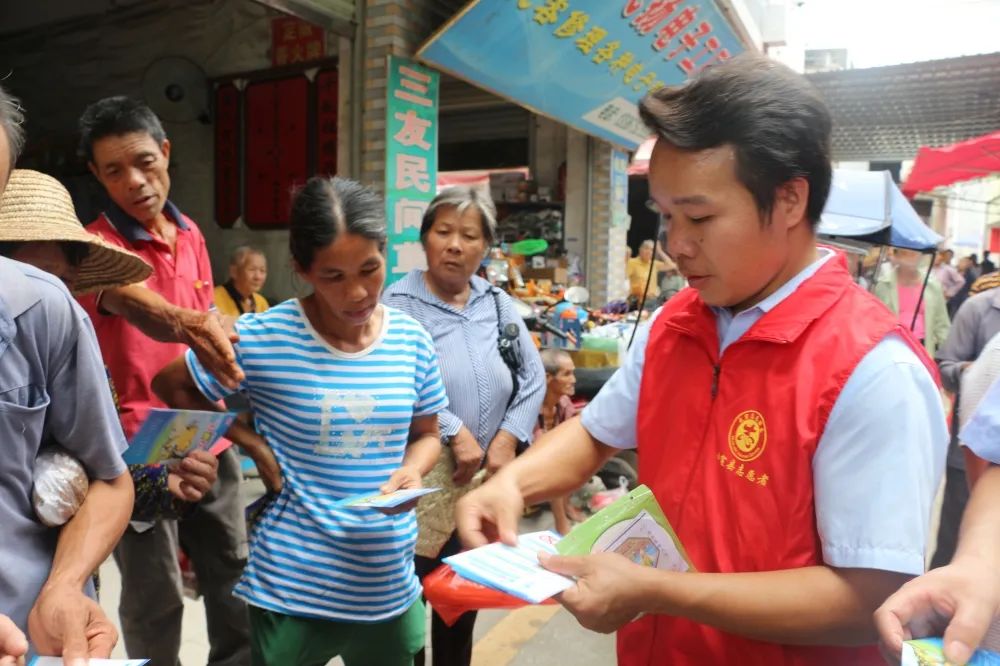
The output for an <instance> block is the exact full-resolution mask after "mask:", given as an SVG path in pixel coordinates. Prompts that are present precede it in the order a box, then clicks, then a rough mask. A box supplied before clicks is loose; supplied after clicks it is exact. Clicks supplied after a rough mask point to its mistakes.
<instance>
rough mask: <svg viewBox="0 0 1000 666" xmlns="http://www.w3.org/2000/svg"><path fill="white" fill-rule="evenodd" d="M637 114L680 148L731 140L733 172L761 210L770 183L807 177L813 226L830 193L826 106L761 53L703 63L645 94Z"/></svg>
mask: <svg viewBox="0 0 1000 666" xmlns="http://www.w3.org/2000/svg"><path fill="white" fill-rule="evenodd" d="M639 115H640V116H642V120H643V122H645V123H646V125H647V126H648V127H649V128H650V129H651V130H652V131H653V132H654V133H655V134H656V135H657V137H658V138H660V139H662V140H664V141H666V142H667V143H669V144H671V145H673V146H676V147H677V148H680V149H682V150H705V149H708V148H716V147H718V146H723V145H727V144H728V145H731V146H732V147H733V149H734V150H735V152H736V176H737V178H739V179H740V182H742V183H743V185H745V186H746V188H747V189H748V190H750V193H751V194H752V195H753V198H754V200H755V201H756V203H757V208H758V209H759V210H760V212H761V214H762V215H767V214H769V213H770V212H771V210H772V208H773V207H774V198H775V191H776V189H777V188H778V186H780V185H782V184H784V183H786V182H788V181H789V180H792V179H793V178H805V179H806V181H808V183H809V200H808V202H807V206H806V216H807V217H808V218H809V221H810V222H811V223H812V225H813V227H815V226H816V224H817V223H818V222H819V218H820V214H821V213H822V212H823V207H824V206H825V205H826V198H827V196H828V195H829V193H830V179H831V177H832V171H833V168H832V166H831V164H830V131H831V127H832V121H831V119H830V112H829V111H828V110H827V108H826V105H825V104H824V103H823V100H822V99H821V98H820V96H819V92H818V91H817V90H816V89H815V88H814V87H813V86H812V84H810V83H809V82H808V81H806V79H805V78H803V77H802V76H800V75H799V74H796V73H795V72H793V71H792V70H790V69H789V68H787V67H785V66H784V65H781V64H779V63H777V62H774V61H772V60H769V59H768V58H765V57H764V56H760V55H755V54H743V55H739V56H737V57H735V58H733V59H732V60H729V61H726V62H724V63H721V64H719V65H715V66H712V67H708V68H707V69H705V70H704V71H703V72H702V73H700V74H698V75H697V76H696V77H695V78H693V79H691V80H690V81H688V82H687V83H685V84H684V85H682V86H671V87H664V88H660V89H659V90H656V91H654V92H651V93H649V94H648V95H646V97H645V98H644V99H643V100H642V102H640V104H639Z"/></svg>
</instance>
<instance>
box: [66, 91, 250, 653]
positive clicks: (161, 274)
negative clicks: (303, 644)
mask: <svg viewBox="0 0 1000 666" xmlns="http://www.w3.org/2000/svg"><path fill="white" fill-rule="evenodd" d="M80 133H81V150H82V152H83V154H84V155H85V156H86V158H87V161H88V165H89V167H90V170H91V172H92V173H93V174H94V176H95V177H96V178H97V180H98V181H99V182H100V183H101V185H103V186H104V188H105V190H106V191H107V194H108V196H109V198H110V200H111V203H110V204H109V206H108V208H107V209H106V210H105V212H104V213H102V214H101V216H100V217H99V218H98V219H97V220H96V221H95V222H93V223H92V224H91V225H90V226H89V227H88V229H89V230H90V231H91V232H93V233H95V234H98V235H100V236H101V237H103V238H104V239H105V240H107V241H109V242H112V243H116V244H118V245H120V246H122V247H125V248H127V249H129V250H131V251H132V252H135V253H136V254H138V255H139V256H141V257H142V258H143V259H145V260H146V262H148V263H149V264H150V265H151V266H152V267H153V274H152V276H151V277H150V278H149V279H148V280H147V281H146V283H145V285H144V286H141V287H126V288H123V289H116V290H112V291H105V292H103V293H102V294H100V295H99V296H98V297H96V298H94V299H89V300H88V301H87V302H86V303H85V306H89V309H90V310H91V312H90V314H91V317H92V319H93V321H94V327H95V329H96V331H97V337H98V340H99V342H100V345H101V351H102V353H103V355H104V360H105V362H106V363H107V365H108V368H109V371H110V374H111V379H112V382H113V384H114V386H115V388H116V389H117V391H118V394H119V398H120V405H121V420H122V426H123V427H124V429H125V434H126V436H127V437H129V438H131V437H132V436H133V435H134V434H135V433H136V432H137V431H138V429H139V427H140V425H141V424H142V421H143V419H144V417H145V415H146V413H147V412H148V410H149V409H150V408H151V407H164V406H165V405H164V404H163V403H162V402H160V401H159V400H158V399H157V398H156V396H155V395H154V393H153V391H152V389H151V387H150V383H151V381H152V379H153V377H154V376H155V375H156V373H157V372H158V371H159V370H160V369H161V368H163V367H164V366H165V365H167V364H168V363H169V362H171V361H172V360H173V359H175V358H177V357H178V356H179V355H181V354H183V353H184V351H185V344H184V343H185V342H191V343H198V342H199V341H198V340H197V339H196V338H197V337H198V336H197V327H198V326H199V325H201V326H206V327H208V326H210V325H211V321H212V318H213V317H212V316H210V315H207V314H205V313H207V312H208V311H209V310H210V309H211V308H212V302H213V299H212V296H213V284H212V271H211V265H210V263H209V258H208V251H207V249H206V246H205V239H204V237H203V236H202V234H201V232H200V231H199V229H198V227H197V225H195V223H194V222H193V221H192V220H191V219H190V218H189V217H187V216H186V215H184V214H183V213H182V212H181V211H180V210H179V209H178V208H177V206H176V205H174V204H173V203H172V202H171V201H169V200H168V198H167V197H168V193H169V190H170V176H169V174H168V167H169V163H170V141H169V140H168V139H167V138H166V135H165V133H164V131H163V127H162V125H161V124H160V121H159V119H158V118H157V117H156V115H155V114H154V113H153V112H152V111H151V110H150V109H149V108H148V107H147V106H145V105H144V104H141V103H139V102H136V101H134V100H131V99H128V98H125V97H111V98H107V99H103V100H100V101H98V102H95V103H94V104H92V105H91V106H90V107H88V108H87V110H86V111H85V112H84V114H83V116H82V117H81V119H80ZM192 333H194V335H192ZM151 337H152V338H154V339H151ZM240 478H241V477H240V465H239V459H238V457H237V454H236V452H235V451H233V450H229V451H226V452H225V453H223V454H222V455H221V456H219V470H218V480H217V482H216V484H215V486H213V488H212V490H211V491H210V492H209V493H208V494H207V495H206V496H205V498H204V499H203V500H202V501H201V502H199V503H198V504H196V505H194V506H192V507H191V508H190V509H189V512H188V513H187V514H186V515H184V516H183V517H182V518H181V519H180V520H166V519H164V520H157V521H156V522H155V523H138V522H133V523H132V524H131V526H130V527H129V529H128V530H127V531H126V533H125V535H124V536H123V537H122V540H121V543H120V544H119V545H118V548H117V549H116V550H115V560H116V561H117V563H118V566H119V568H120V569H121V573H122V596H121V602H120V606H119V613H120V616H121V623H122V631H123V634H124V638H125V645H126V648H127V650H128V653H129V655H131V656H133V657H137V658H149V659H151V660H152V663H153V664H157V665H163V666H173V665H174V664H178V663H179V661H178V653H179V650H180V640H181V619H182V615H183V608H184V607H183V598H182V596H181V581H180V569H179V566H178V562H177V551H178V549H179V548H180V547H183V549H184V550H185V551H186V552H187V553H188V555H189V556H190V557H191V560H192V562H193V563H194V568H195V571H196V573H197V575H198V580H199V585H200V590H201V591H202V592H203V594H204V597H205V607H206V614H207V616H208V633H209V642H210V646H211V647H210V652H209V661H208V663H209V664H210V665H211V666H237V665H243V664H249V663H250V653H249V628H248V620H247V616H246V608H245V606H244V604H243V603H242V602H241V601H239V600H238V599H236V598H235V597H233V596H232V588H233V585H234V584H235V583H236V582H237V581H238V580H239V577H240V574H241V573H242V570H243V567H244V565H245V563H246V529H245V523H244V517H243V510H242V504H241V502H240V495H239V484H240Z"/></svg>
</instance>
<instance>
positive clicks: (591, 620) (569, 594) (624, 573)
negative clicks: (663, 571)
mask: <svg viewBox="0 0 1000 666" xmlns="http://www.w3.org/2000/svg"><path fill="white" fill-rule="evenodd" d="M538 559H539V561H540V562H541V564H542V566H543V567H545V568H546V569H548V570H549V571H552V572H554V573H557V574H562V575H564V576H570V577H572V578H576V585H575V586H574V587H571V588H570V589H568V590H566V591H565V592H563V593H562V594H561V595H559V597H558V599H559V603H561V604H562V605H563V606H564V607H565V608H566V610H568V611H569V612H570V613H572V614H573V615H574V616H575V617H576V620H577V622H579V623H580V624H581V625H582V626H583V627H584V628H586V629H590V630H591V631H598V632H600V633H602V634H610V633H612V632H614V631H618V630H619V629H621V628H622V627H623V626H624V625H626V624H628V623H629V622H631V621H632V620H635V619H636V618H638V617H639V616H640V615H641V614H642V612H643V609H642V607H641V598H642V592H643V590H644V586H643V585H642V578H643V575H644V574H647V573H649V571H650V570H649V569H645V568H644V567H641V566H639V565H638V564H635V563H633V562H631V561H629V560H628V559H626V558H625V557H622V556H621V555H619V554H618V553H600V554H598V555H587V556H585V557H563V556H559V555H549V554H548V553H540V554H539V558H538Z"/></svg>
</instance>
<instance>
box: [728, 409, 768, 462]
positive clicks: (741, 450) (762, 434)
mask: <svg viewBox="0 0 1000 666" xmlns="http://www.w3.org/2000/svg"><path fill="white" fill-rule="evenodd" d="M766 445H767V426H766V425H765V424H764V417H763V416H762V415H761V413H760V412H758V411H755V410H753V409H748V410H747V411H745V412H742V413H741V414H740V415H739V416H737V417H736V418H735V419H733V425H731V426H729V450H730V451H732V452H733V456H735V457H736V459H737V460H739V461H741V462H751V461H753V460H756V459H757V458H760V454H762V453H764V447H765V446H766Z"/></svg>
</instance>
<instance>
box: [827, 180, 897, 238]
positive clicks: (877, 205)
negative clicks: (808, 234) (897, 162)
mask: <svg viewBox="0 0 1000 666" xmlns="http://www.w3.org/2000/svg"><path fill="white" fill-rule="evenodd" d="M891 186H892V179H891V178H890V177H889V173H888V172H887V171H852V170H849V169H835V170H834V172H833V182H831V183H830V196H829V197H827V200H826V207H825V208H824V209H823V215H822V217H821V218H820V224H819V229H818V230H817V231H818V233H820V234H821V235H824V236H847V237H852V238H855V237H858V236H866V235H868V234H873V233H876V232H879V231H882V230H884V229H886V228H887V227H888V226H889V224H890V201H891V195H890V187H891Z"/></svg>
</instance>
